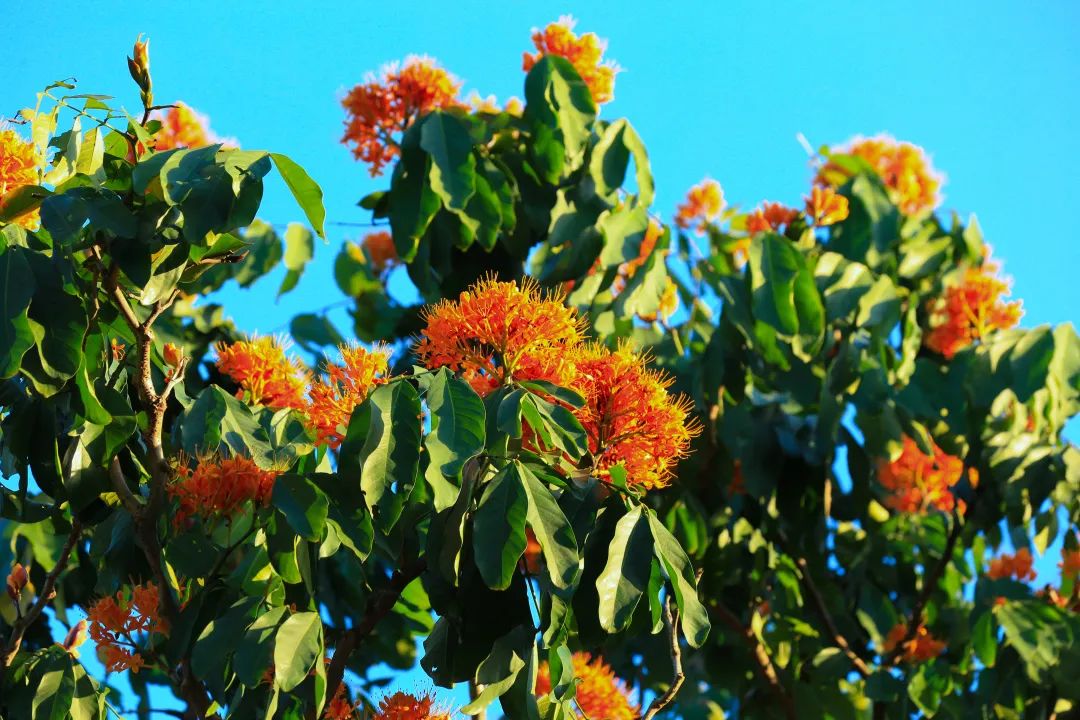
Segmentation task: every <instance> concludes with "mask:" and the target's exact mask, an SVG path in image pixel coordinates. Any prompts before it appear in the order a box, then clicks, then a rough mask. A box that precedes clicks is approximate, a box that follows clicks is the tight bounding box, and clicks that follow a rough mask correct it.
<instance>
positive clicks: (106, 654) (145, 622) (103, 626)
mask: <svg viewBox="0 0 1080 720" xmlns="http://www.w3.org/2000/svg"><path fill="white" fill-rule="evenodd" d="M159 602H160V592H159V589H158V587H157V585H155V584H154V583H152V582H147V583H145V584H142V585H135V586H134V587H132V588H130V589H124V590H121V591H119V592H117V593H116V595H115V596H106V597H103V598H101V599H100V600H98V601H97V602H95V603H94V604H93V605H92V606H91V607H90V609H89V611H88V612H87V619H88V620H89V621H90V637H91V639H93V641H94V642H95V643H96V644H97V646H98V654H99V655H100V657H101V661H102V662H103V663H104V664H105V667H106V668H107V669H108V670H109V672H123V671H125V670H130V671H131V672H134V673H137V672H138V671H139V670H140V669H141V668H142V667H143V666H144V665H145V660H144V659H143V657H142V655H140V654H139V652H138V646H137V645H136V636H138V635H141V634H143V633H147V634H149V633H154V634H161V635H166V634H168V632H169V624H168V622H167V621H166V620H165V619H164V618H162V617H161V616H160V615H158V605H159Z"/></svg>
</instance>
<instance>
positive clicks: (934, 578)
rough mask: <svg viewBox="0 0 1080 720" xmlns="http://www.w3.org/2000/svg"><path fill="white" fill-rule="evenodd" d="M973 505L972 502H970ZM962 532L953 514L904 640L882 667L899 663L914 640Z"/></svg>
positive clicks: (961, 526)
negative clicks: (947, 532)
mask: <svg viewBox="0 0 1080 720" xmlns="http://www.w3.org/2000/svg"><path fill="white" fill-rule="evenodd" d="M972 504H974V501H973V502H972ZM961 530H963V523H961V522H960V515H959V513H957V512H955V511H954V512H953V526H952V529H950V530H949V537H948V539H947V540H946V541H945V552H944V553H942V555H941V560H939V561H938V564H937V565H935V566H934V568H933V570H931V571H930V574H929V575H927V576H926V577H925V580H924V582H923V589H922V592H920V593H919V597H918V598H916V600H915V607H913V608H912V610H911V619H910V620H909V621H908V623H907V631H906V632H905V633H904V639H903V640H901V641H900V642H898V643H897V644H896V647H895V648H893V651H892V653H891V654H890V655H889V656H888V657H887V658H885V661H884V663H883V665H885V666H891V665H896V664H898V663H899V662H900V659H901V658H902V657H903V655H904V646H905V645H907V644H908V643H909V642H911V641H912V640H914V639H915V636H916V635H917V634H918V632H919V628H920V627H921V626H922V624H923V612H924V611H925V610H926V605H927V603H929V602H930V596H931V595H933V594H934V591H935V590H937V586H938V583H939V582H940V581H941V577H942V576H943V575H944V574H945V568H947V567H948V566H949V563H950V562H952V556H953V552H954V551H955V550H956V542H957V541H958V540H959V539H960V531H961Z"/></svg>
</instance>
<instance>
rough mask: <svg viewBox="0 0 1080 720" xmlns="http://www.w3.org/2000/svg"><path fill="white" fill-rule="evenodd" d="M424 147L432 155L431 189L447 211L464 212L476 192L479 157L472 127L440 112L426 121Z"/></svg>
mask: <svg viewBox="0 0 1080 720" xmlns="http://www.w3.org/2000/svg"><path fill="white" fill-rule="evenodd" d="M420 147H421V148H423V150H424V151H425V152H427V153H428V154H429V155H431V160H432V163H431V169H430V180H431V189H432V190H434V191H435V194H436V195H438V196H439V197H440V198H442V201H443V204H445V205H446V207H447V209H449V210H454V211H464V210H465V207H466V205H467V204H468V202H469V198H471V197H472V196H473V193H474V192H476V158H475V157H474V156H473V152H472V137H471V136H470V135H469V130H468V128H466V127H465V126H464V125H463V124H462V122H461V120H459V119H458V118H456V117H454V116H453V115H450V114H449V113H446V112H443V111H441V110H437V111H435V112H433V113H431V114H430V115H428V116H427V117H426V118H425V119H424V120H423V127H422V128H421V130H420Z"/></svg>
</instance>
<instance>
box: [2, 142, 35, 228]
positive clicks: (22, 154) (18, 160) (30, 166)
mask: <svg viewBox="0 0 1080 720" xmlns="http://www.w3.org/2000/svg"><path fill="white" fill-rule="evenodd" d="M43 164H44V159H43V158H42V157H41V155H40V154H39V153H38V151H37V148H35V147H34V143H32V142H30V141H29V140H24V139H23V138H22V136H21V135H19V133H17V132H15V131H14V130H13V129H11V128H4V127H3V126H0V198H2V197H3V196H4V195H6V194H7V193H9V192H12V191H14V190H17V189H19V188H21V187H24V186H26V185H36V184H37V182H38V173H39V172H40V170H41V167H42V165H43ZM39 219H40V215H39V213H38V211H37V210H36V209H35V210H30V211H28V212H25V213H22V214H21V215H19V216H18V217H16V218H15V220H14V223H15V224H16V225H21V226H22V227H24V228H26V229H27V230H33V229H35V228H37V226H38V222H39Z"/></svg>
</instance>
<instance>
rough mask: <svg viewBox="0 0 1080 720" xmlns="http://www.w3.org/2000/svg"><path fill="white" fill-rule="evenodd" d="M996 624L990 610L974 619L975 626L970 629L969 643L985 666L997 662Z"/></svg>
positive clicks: (990, 665)
mask: <svg viewBox="0 0 1080 720" xmlns="http://www.w3.org/2000/svg"><path fill="white" fill-rule="evenodd" d="M996 631H997V624H996V623H995V622H994V614H993V613H992V612H984V613H983V614H982V615H980V616H979V619H978V620H976V621H975V627H974V628H972V630H971V645H972V647H973V648H974V649H975V657H977V658H979V662H981V663H982V664H983V665H985V666H986V667H989V668H992V667H994V663H995V662H997V646H998V639H997V632H996Z"/></svg>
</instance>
